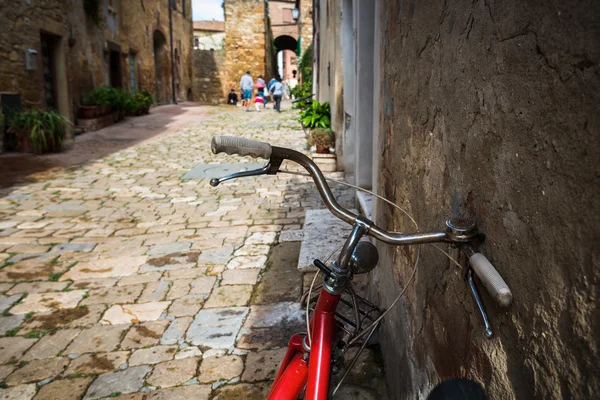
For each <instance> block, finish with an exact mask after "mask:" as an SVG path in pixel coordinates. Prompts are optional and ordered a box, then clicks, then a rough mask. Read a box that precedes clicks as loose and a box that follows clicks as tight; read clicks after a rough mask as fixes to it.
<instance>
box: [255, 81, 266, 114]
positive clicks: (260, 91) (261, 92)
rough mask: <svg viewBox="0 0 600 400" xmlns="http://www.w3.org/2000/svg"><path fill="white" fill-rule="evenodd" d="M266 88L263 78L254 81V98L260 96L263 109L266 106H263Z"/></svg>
mask: <svg viewBox="0 0 600 400" xmlns="http://www.w3.org/2000/svg"><path fill="white" fill-rule="evenodd" d="M266 86H267V84H266V82H265V80H264V79H263V77H262V76H259V77H258V79H257V80H256V90H257V94H256V96H257V97H258V96H260V97H261V98H262V99H263V101H262V104H263V107H266V104H265V103H266V102H265V101H264V100H265V88H266Z"/></svg>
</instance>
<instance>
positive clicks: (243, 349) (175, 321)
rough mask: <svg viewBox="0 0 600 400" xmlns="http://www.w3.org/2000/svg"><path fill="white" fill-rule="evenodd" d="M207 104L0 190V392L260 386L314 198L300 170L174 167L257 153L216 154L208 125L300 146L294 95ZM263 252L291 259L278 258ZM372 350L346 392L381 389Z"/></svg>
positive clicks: (170, 391) (254, 395)
mask: <svg viewBox="0 0 600 400" xmlns="http://www.w3.org/2000/svg"><path fill="white" fill-rule="evenodd" d="M215 109H217V110H218V112H212V114H213V115H212V116H211V117H210V118H208V119H205V120H203V121H197V120H195V119H193V118H190V119H189V120H188V121H186V124H185V126H182V127H181V128H179V129H177V130H176V132H171V133H169V134H164V135H157V136H156V137H153V138H152V139H149V140H147V141H144V142H141V143H138V144H135V145H133V146H132V147H129V148H126V149H122V150H119V151H118V152H115V153H113V154H110V155H106V156H104V157H103V158H98V159H92V160H89V161H88V162H86V163H84V164H81V165H77V166H71V167H68V168H65V169H62V170H59V171H55V172H54V173H52V174H51V175H47V174H46V175H44V176H43V177H42V179H38V180H33V181H30V182H28V183H24V184H21V185H20V186H12V187H9V188H6V189H2V190H1V191H0V266H1V269H0V293H1V294H0V312H2V313H3V314H2V316H0V335H2V337H0V386H1V387H2V389H0V399H32V398H34V399H59V398H60V399H82V398H83V399H97V398H104V397H115V398H119V399H143V398H152V399H188V398H194V399H213V398H214V399H261V398H265V396H266V393H267V391H268V388H269V384H270V379H272V378H273V377H274V373H275V370H276V368H277V364H278V362H279V361H280V360H281V358H282V356H283V353H284V352H285V347H284V346H285V343H286V341H287V338H288V337H289V334H290V333H291V332H294V331H296V330H302V324H303V321H304V319H303V318H304V314H303V311H302V310H300V307H299V304H298V303H297V301H298V299H299V296H300V293H301V291H302V285H303V284H302V282H303V280H305V279H303V276H302V274H301V273H300V272H297V269H296V264H297V253H298V251H299V246H298V245H297V243H298V242H296V241H297V240H299V238H300V237H301V234H300V231H299V230H300V229H301V228H302V224H303V222H304V213H305V211H306V210H307V209H318V208H323V205H322V203H321V200H320V198H319V197H318V194H317V192H316V191H315V190H314V187H313V185H312V183H310V182H309V181H308V180H307V179H306V178H303V177H298V176H292V175H283V174H281V175H278V176H277V177H272V176H268V177H259V178H246V179H243V180H237V181H230V182H227V183H225V184H222V185H221V186H219V187H218V188H212V187H210V186H209V184H208V179H192V180H186V179H182V177H183V176H184V175H185V174H186V173H187V172H188V171H190V170H191V169H192V168H193V167H195V166H197V165H198V164H217V163H223V164H237V163H242V162H256V160H255V159H250V158H244V159H242V158H240V157H236V156H227V155H219V156H215V155H213V154H212V153H211V152H210V139H211V137H212V136H213V135H218V134H231V135H239V136H244V137H248V138H253V139H259V140H264V141H270V142H272V143H276V144H277V145H279V146H288V147H292V148H295V149H297V150H300V151H304V150H305V149H304V143H305V141H304V133H303V132H302V130H300V127H299V126H298V124H297V123H296V122H295V121H294V118H295V116H296V112H295V111H292V110H288V111H286V112H283V113H281V114H277V113H273V112H272V111H271V112H269V111H270V110H266V111H265V112H261V113H245V112H241V110H240V109H239V108H237V109H234V108H225V107H219V108H215ZM181 118H185V115H184V116H183V117H181ZM334 175H335V174H334ZM333 190H334V193H335V194H336V195H337V196H338V200H339V201H340V203H342V204H345V205H346V206H350V205H352V203H353V194H352V193H351V192H349V191H347V190H342V189H339V188H333ZM273 256H276V258H277V257H279V258H280V259H282V260H285V261H290V260H291V259H293V258H294V257H296V258H295V263H296V264H293V262H294V261H293V262H292V265H287V264H286V266H284V267H283V268H288V269H287V270H278V269H277V268H275V267H272V266H271V264H272V262H271V261H270V260H271V259H272V258H273ZM286 257H288V258H286ZM289 257H291V258H289ZM288 264H289V263H288ZM278 268H279V267H278ZM374 356H375V353H372V352H371V351H370V350H368V351H367V353H366V355H365V357H366V358H365V360H367V361H364V360H362V361H361V363H362V364H361V363H359V364H361V365H363V364H364V365H369V366H370V368H367V367H364V369H365V371H367V370H368V376H369V377H368V379H369V380H373V379H378V380H379V382H378V383H377V384H375V385H371V383H370V382H367V384H365V385H362V386H361V385H360V384H357V385H356V386H352V385H350V386H349V387H348V389H345V390H347V392H344V393H346V394H345V395H341V397H340V398H350V396H351V395H350V393H359V395H356V396H355V398H367V399H368V398H381V390H379V389H378V390H379V392H378V390H375V389H373V387H380V386H381V377H382V371H381V368H380V367H379V365H378V364H377V362H374V361H368V358H369V357H371V358H373V357H374ZM363 361H364V362H363ZM365 363H367V364H365ZM365 371H363V372H360V365H359V372H358V375H356V376H359V375H360V374H361V373H367V372H365ZM378 385H379V386H378ZM357 396H358V397H357Z"/></svg>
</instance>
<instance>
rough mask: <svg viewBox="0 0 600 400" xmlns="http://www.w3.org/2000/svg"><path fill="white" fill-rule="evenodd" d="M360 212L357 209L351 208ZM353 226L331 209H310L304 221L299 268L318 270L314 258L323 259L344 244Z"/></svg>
mask: <svg viewBox="0 0 600 400" xmlns="http://www.w3.org/2000/svg"><path fill="white" fill-rule="evenodd" d="M350 211H352V212H353V213H355V214H358V211H356V210H350ZM351 230H352V227H351V226H350V225H348V224H347V223H345V222H343V221H342V220H340V219H339V218H337V217H335V216H334V215H333V214H332V213H331V212H330V211H329V210H308V211H306V219H305V223H304V238H303V239H302V245H301V247H300V258H299V259H298V270H300V271H303V272H305V271H316V270H317V269H316V267H315V266H314V265H313V260H314V259H315V258H318V259H320V260H323V259H324V258H325V257H327V256H328V255H329V254H330V253H331V252H332V251H334V250H335V249H337V248H338V247H339V246H341V245H342V244H344V241H345V240H346V238H347V237H348V235H349V234H350V232H351Z"/></svg>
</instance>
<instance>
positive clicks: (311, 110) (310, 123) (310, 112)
mask: <svg viewBox="0 0 600 400" xmlns="http://www.w3.org/2000/svg"><path fill="white" fill-rule="evenodd" d="M300 122H301V123H302V126H303V127H305V128H308V129H314V128H330V127H331V111H330V109H329V103H327V102H325V103H320V102H318V101H317V100H313V101H312V103H311V104H310V106H309V107H307V108H306V109H304V110H302V111H300Z"/></svg>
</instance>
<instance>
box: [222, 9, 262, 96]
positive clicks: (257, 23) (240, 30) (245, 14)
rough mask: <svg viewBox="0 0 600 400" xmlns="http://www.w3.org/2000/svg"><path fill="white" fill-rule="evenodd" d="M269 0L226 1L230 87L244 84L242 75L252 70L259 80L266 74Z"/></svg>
mask: <svg viewBox="0 0 600 400" xmlns="http://www.w3.org/2000/svg"><path fill="white" fill-rule="evenodd" d="M265 16H266V3H265V2H264V1H262V0H227V1H225V48H226V62H225V65H226V68H227V80H226V87H228V88H232V87H234V88H236V90H237V89H239V87H240V78H241V77H242V75H244V74H245V73H246V71H250V74H251V75H252V78H253V79H254V80H256V78H258V76H259V75H262V76H266V74H267V72H269V71H268V70H267V64H268V63H270V62H271V61H270V60H267V57H266V54H267V53H266V51H267V45H270V44H268V43H267V42H266V40H267V36H268V34H267V32H266V31H267V27H266V17H265Z"/></svg>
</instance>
